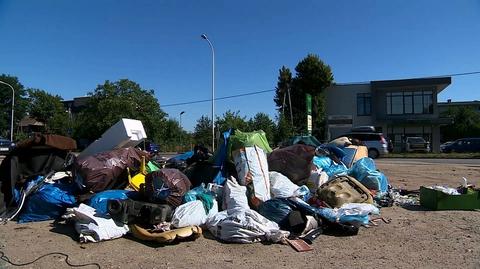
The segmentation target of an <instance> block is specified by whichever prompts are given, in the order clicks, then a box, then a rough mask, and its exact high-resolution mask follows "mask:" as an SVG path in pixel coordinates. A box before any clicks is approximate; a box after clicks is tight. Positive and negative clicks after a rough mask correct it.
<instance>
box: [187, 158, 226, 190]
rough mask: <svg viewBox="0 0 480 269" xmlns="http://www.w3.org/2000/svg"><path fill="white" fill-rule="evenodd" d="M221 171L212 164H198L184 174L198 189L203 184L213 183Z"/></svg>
mask: <svg viewBox="0 0 480 269" xmlns="http://www.w3.org/2000/svg"><path fill="white" fill-rule="evenodd" d="M219 171H220V168H219V167H215V166H214V165H213V164H212V163H209V162H196V163H193V164H191V165H189V166H188V167H187V168H186V169H185V170H184V171H183V172H184V173H185V175H186V176H187V177H188V179H190V182H191V183H192V187H197V186H200V185H201V184H202V183H204V184H208V183H211V182H212V181H213V179H214V178H215V176H216V175H217V174H218V172H219Z"/></svg>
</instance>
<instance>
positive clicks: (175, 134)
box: [162, 119, 186, 151]
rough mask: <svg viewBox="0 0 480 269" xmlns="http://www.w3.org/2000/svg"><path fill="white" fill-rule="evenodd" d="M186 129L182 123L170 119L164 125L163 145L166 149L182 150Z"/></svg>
mask: <svg viewBox="0 0 480 269" xmlns="http://www.w3.org/2000/svg"><path fill="white" fill-rule="evenodd" d="M185 137H186V136H185V134H184V131H183V130H182V128H181V127H180V123H179V122H178V121H176V120H173V119H168V120H167V121H166V122H165V125H164V133H163V135H162V147H163V149H164V150H166V151H181V150H182V149H181V148H182V147H181V145H182V143H183V142H184V141H183V139H184V138H185Z"/></svg>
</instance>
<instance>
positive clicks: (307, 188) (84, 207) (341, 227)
mask: <svg viewBox="0 0 480 269" xmlns="http://www.w3.org/2000/svg"><path fill="white" fill-rule="evenodd" d="M98 144H99V143H97V146H98ZM124 144H125V143H124ZM126 144H127V145H126V146H125V147H123V146H122V147H119V148H118V147H117V148H115V147H114V148H113V149H110V150H103V151H101V152H96V150H92V149H91V148H90V149H89V150H88V153H87V152H82V153H80V154H79V155H78V156H75V155H74V154H72V153H71V151H73V150H75V147H76V145H75V141H74V140H72V139H70V138H67V137H62V136H58V135H37V136H35V137H34V138H32V139H30V140H28V141H26V142H25V143H20V144H19V146H18V147H17V148H16V149H15V150H14V151H12V153H11V154H10V155H9V156H7V157H6V159H5V160H4V161H3V163H2V165H1V167H0V169H1V177H2V178H1V180H2V192H3V193H4V195H5V201H6V205H7V210H6V211H5V212H4V213H3V216H2V220H3V221H10V220H16V221H18V222H19V223H25V222H31V221H44V220H52V219H55V220H59V219H63V220H65V221H66V222H69V223H72V225H73V226H74V227H75V230H76V231H77V232H78V234H79V241H80V242H99V241H103V240H110V239H115V238H119V237H122V236H124V235H126V234H131V235H133V236H134V237H135V238H137V239H139V240H147V241H156V242H159V243H163V244H165V243H171V242H175V241H183V240H194V239H196V238H198V237H199V236H201V235H202V233H204V232H205V230H208V231H209V232H210V233H211V234H212V235H213V236H214V237H215V238H217V239H218V240H219V241H221V242H234V243H254V242H262V241H267V242H273V243H289V244H290V245H291V246H292V247H294V248H295V249H297V250H298V251H305V250H310V249H311V246H310V245H309V244H311V243H312V241H313V240H314V239H315V238H316V237H318V236H319V235H321V234H322V233H334V234H338V233H340V234H342V235H356V234H357V233H358V231H359V229H360V228H361V227H362V225H368V224H369V223H370V222H371V221H372V220H373V219H375V218H378V215H379V214H380V211H379V208H380V207H381V206H389V205H391V204H392V201H389V199H388V197H389V195H388V193H389V192H388V191H389V185H388V180H387V178H386V176H385V175H384V174H383V173H381V172H380V171H378V170H377V169H376V167H375V163H374V161H373V160H372V159H370V158H368V157H367V149H366V147H365V146H362V145H352V144H351V141H349V140H348V139H346V138H343V139H337V140H335V141H332V142H330V143H328V144H323V145H321V146H319V147H316V148H315V147H312V146H309V145H304V144H295V145H292V146H288V147H284V148H279V149H275V150H272V149H271V148H270V146H269V143H268V141H267V139H266V136H265V133H264V132H263V131H256V132H249V133H246V132H241V131H239V130H235V131H233V130H229V131H228V132H225V133H224V134H223V141H222V143H221V145H220V146H219V148H218V149H217V151H216V152H215V154H213V155H212V154H209V153H208V150H206V149H204V148H202V147H196V148H195V149H194V151H193V152H190V153H186V154H183V155H180V156H176V157H174V158H172V159H170V160H169V161H167V162H165V163H159V162H156V161H155V158H153V157H152V156H151V155H150V154H149V153H147V152H145V151H142V150H140V149H138V148H135V147H132V146H130V145H128V143H126ZM376 216H377V217H376Z"/></svg>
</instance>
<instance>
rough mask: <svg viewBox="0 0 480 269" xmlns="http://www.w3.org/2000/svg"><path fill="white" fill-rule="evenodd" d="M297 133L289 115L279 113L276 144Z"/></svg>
mask: <svg viewBox="0 0 480 269" xmlns="http://www.w3.org/2000/svg"><path fill="white" fill-rule="evenodd" d="M294 135H295V130H294V128H293V126H292V124H291V122H290V120H289V119H287V117H285V116H283V115H282V114H279V116H278V118H277V131H276V132H275V139H274V141H275V145H278V144H279V143H280V142H283V141H284V140H286V139H287V138H289V137H292V136H294Z"/></svg>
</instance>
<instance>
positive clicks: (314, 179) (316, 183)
mask: <svg viewBox="0 0 480 269" xmlns="http://www.w3.org/2000/svg"><path fill="white" fill-rule="evenodd" d="M328 178H329V177H328V174H327V173H326V172H324V171H322V169H321V168H317V169H315V170H312V173H311V174H310V177H309V178H308V180H307V182H306V183H305V184H306V185H307V186H308V188H309V189H310V192H312V193H314V192H316V191H317V189H318V188H319V187H320V186H322V185H323V184H325V183H327V181H328Z"/></svg>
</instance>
